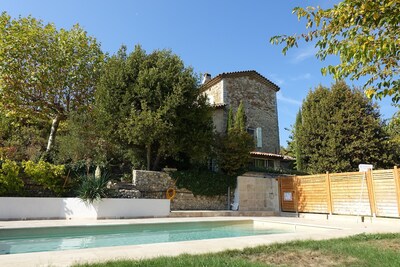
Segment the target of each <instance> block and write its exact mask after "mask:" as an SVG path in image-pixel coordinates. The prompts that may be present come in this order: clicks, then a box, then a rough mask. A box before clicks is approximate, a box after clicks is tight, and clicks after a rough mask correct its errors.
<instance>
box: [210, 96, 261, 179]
mask: <svg viewBox="0 0 400 267" xmlns="http://www.w3.org/2000/svg"><path fill="white" fill-rule="evenodd" d="M245 125H246V115H245V112H244V106H243V103H242V102H240V104H239V106H238V109H237V111H236V114H235V116H234V113H233V110H232V107H230V108H229V111H228V121H227V131H226V133H225V134H221V135H217V140H216V147H215V150H216V155H217V161H218V167H219V169H220V170H221V171H223V172H224V173H226V174H228V175H238V174H239V172H240V171H242V170H244V169H246V168H247V167H248V165H249V163H250V160H251V158H250V152H251V151H252V150H253V149H254V139H253V137H252V136H251V135H249V134H248V133H247V132H246V127H245Z"/></svg>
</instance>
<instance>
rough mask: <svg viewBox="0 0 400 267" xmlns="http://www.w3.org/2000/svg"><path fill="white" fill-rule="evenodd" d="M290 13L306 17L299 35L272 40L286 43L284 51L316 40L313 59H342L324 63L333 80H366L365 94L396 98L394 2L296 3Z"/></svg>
mask: <svg viewBox="0 0 400 267" xmlns="http://www.w3.org/2000/svg"><path fill="white" fill-rule="evenodd" d="M293 13H295V14H296V15H297V17H298V18H299V20H300V19H302V18H304V19H305V20H306V29H307V30H308V31H307V32H305V33H302V34H294V35H291V36H288V35H282V36H274V37H272V38H271V43H273V44H281V43H285V47H284V48H283V50H282V51H283V53H284V54H286V52H287V50H288V49H289V48H292V47H293V46H296V47H297V46H298V41H299V40H304V41H306V42H313V41H315V40H317V42H316V45H315V46H316V47H317V48H318V49H319V50H318V52H317V53H316V57H317V58H319V59H320V60H325V59H326V58H327V57H328V56H329V55H339V58H340V63H339V64H338V65H335V66H333V65H330V66H327V67H324V68H323V69H322V70H321V71H322V74H324V75H325V74H326V73H327V72H328V73H330V74H332V75H333V76H334V77H335V79H344V78H346V77H349V78H350V79H352V80H358V79H359V78H361V77H366V78H367V79H366V82H365V84H364V89H365V93H366V95H367V96H368V97H372V96H375V97H377V98H381V97H382V96H386V95H389V96H392V99H393V101H395V102H397V101H398V100H399V99H400V80H399V74H400V69H399V60H400V54H399V52H398V51H399V50H400V42H399V41H398V40H399V38H400V27H399V24H400V4H399V1H398V0H378V1H376V0H343V1H341V2H339V3H338V4H337V5H334V6H333V7H332V8H328V9H321V8H319V7H307V8H301V7H296V8H294V9H293Z"/></svg>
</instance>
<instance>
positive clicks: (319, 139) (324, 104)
mask: <svg viewBox="0 0 400 267" xmlns="http://www.w3.org/2000/svg"><path fill="white" fill-rule="evenodd" d="M300 112H301V115H300V116H301V119H300V118H298V120H297V122H296V125H295V129H294V141H293V142H295V145H293V147H295V148H297V149H298V151H296V152H297V153H296V156H300V158H299V159H297V167H298V168H299V167H300V168H303V169H298V170H300V171H307V172H310V173H324V172H326V171H329V172H344V171H355V170H357V168H358V165H359V164H362V163H369V164H373V165H374V168H384V167H392V166H393V164H394V162H395V160H396V158H395V157H396V156H397V157H398V155H396V154H394V153H392V151H391V147H389V146H388V135H387V134H386V132H385V131H384V127H383V126H384V125H383V123H382V121H381V119H380V114H379V111H378V109H377V107H376V106H375V105H374V104H373V103H372V102H371V101H370V100H368V99H367V98H366V97H365V96H364V95H363V94H362V93H361V92H360V91H359V90H356V89H353V90H351V89H350V88H349V87H348V86H347V85H346V84H345V83H344V82H337V83H335V84H333V85H332V88H331V89H328V88H325V87H321V86H320V87H318V88H316V89H315V90H314V91H312V92H310V93H309V94H308V95H307V98H306V99H305V101H304V103H303V105H302V107H301V111H300ZM299 161H300V162H299Z"/></svg>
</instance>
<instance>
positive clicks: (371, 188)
mask: <svg viewBox="0 0 400 267" xmlns="http://www.w3.org/2000/svg"><path fill="white" fill-rule="evenodd" d="M366 176H367V177H366V178H367V180H366V184H367V189H368V199H369V206H370V209H371V215H372V216H373V217H376V215H377V214H376V203H375V191H374V183H373V180H372V170H371V169H369V170H368V171H367V172H366Z"/></svg>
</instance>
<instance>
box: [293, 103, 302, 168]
mask: <svg viewBox="0 0 400 267" xmlns="http://www.w3.org/2000/svg"><path fill="white" fill-rule="evenodd" d="M301 128H302V115H301V110H299V112H298V113H297V115H296V121H295V124H294V129H293V130H294V131H293V139H294V140H295V141H294V142H293V150H294V152H295V153H294V154H295V158H296V170H298V171H303V170H304V166H303V163H304V158H303V157H304V155H303V151H302V147H301V146H300V145H296V144H298V143H299V142H298V141H297V140H298V139H299V138H300V137H301V135H302V134H301Z"/></svg>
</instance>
